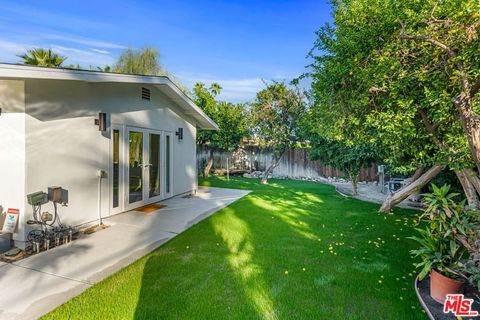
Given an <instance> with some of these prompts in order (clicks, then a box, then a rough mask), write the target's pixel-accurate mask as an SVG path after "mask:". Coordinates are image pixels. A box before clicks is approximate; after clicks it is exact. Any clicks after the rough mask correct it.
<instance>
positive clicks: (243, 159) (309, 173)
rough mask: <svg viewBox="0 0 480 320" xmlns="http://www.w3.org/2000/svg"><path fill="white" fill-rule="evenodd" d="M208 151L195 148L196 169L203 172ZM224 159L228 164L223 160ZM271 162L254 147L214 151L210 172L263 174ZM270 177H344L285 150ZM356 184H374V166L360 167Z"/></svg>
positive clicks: (299, 152)
mask: <svg viewBox="0 0 480 320" xmlns="http://www.w3.org/2000/svg"><path fill="white" fill-rule="evenodd" d="M209 155H210V149H209V147H208V146H197V168H198V172H203V168H204V166H205V164H206V162H207V161H208V157H209ZM227 159H228V161H227ZM271 161H272V152H271V150H268V149H262V148H259V147H257V146H245V147H241V148H239V149H238V150H237V151H235V152H228V151H222V150H214V152H213V167H212V169H213V170H226V169H227V163H228V169H229V170H230V171H232V172H240V173H241V172H251V171H265V170H266V168H267V166H268V165H269V164H270V163H271ZM273 175H275V176H283V177H288V178H292V179H299V178H310V179H313V178H329V177H331V178H345V174H344V173H343V172H341V171H339V170H336V169H334V168H332V167H329V166H325V165H323V164H322V163H320V161H316V160H315V161H312V160H309V159H308V155H307V151H306V150H305V149H293V150H288V151H287V152H286V153H285V154H284V155H283V157H282V160H281V161H280V164H279V165H278V167H276V168H275V169H274V170H273ZM359 181H377V166H376V165H375V164H372V166H371V167H369V168H363V169H362V170H361V172H360V180H359Z"/></svg>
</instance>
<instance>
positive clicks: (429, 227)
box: [410, 185, 480, 303]
mask: <svg viewBox="0 0 480 320" xmlns="http://www.w3.org/2000/svg"><path fill="white" fill-rule="evenodd" d="M432 188H433V192H432V193H430V194H425V195H424V203H425V204H426V209H425V210H424V213H423V214H422V215H421V217H420V219H419V223H420V224H426V226H425V229H421V228H419V229H416V230H417V231H418V232H419V234H420V236H419V237H417V236H414V237H410V239H413V240H415V241H416V242H418V243H419V244H420V248H419V249H416V250H412V251H411V253H412V254H413V255H414V256H415V257H420V259H421V261H420V262H419V263H418V264H416V267H417V268H421V271H420V273H419V275H418V277H419V279H420V280H423V279H424V278H425V277H426V276H427V275H428V274H430V295H431V296H432V298H433V299H434V300H436V301H438V302H440V303H443V302H444V301H445V297H446V295H447V294H453V293H459V292H461V290H462V286H463V284H464V283H465V281H466V280H469V281H470V282H475V281H478V279H480V278H479V275H478V269H475V267H474V266H473V267H472V260H475V259H474V258H475V250H476V248H474V247H475V246H476V244H478V241H476V239H478V212H474V211H471V210H468V209H467V208H466V207H465V205H464V203H463V202H461V203H456V202H455V201H454V200H453V199H454V198H455V197H456V196H457V195H458V194H455V193H449V191H450V187H449V186H448V185H444V186H443V187H441V188H438V187H437V186H435V185H432ZM477 248H478V247H477ZM477 252H478V251H477ZM476 257H477V258H479V257H478V254H477V256H476ZM475 270H477V271H475ZM472 271H473V272H472ZM475 273H476V274H475Z"/></svg>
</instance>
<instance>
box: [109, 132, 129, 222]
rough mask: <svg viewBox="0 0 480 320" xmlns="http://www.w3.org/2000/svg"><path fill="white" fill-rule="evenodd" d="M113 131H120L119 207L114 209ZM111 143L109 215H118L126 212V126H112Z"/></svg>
mask: <svg viewBox="0 0 480 320" xmlns="http://www.w3.org/2000/svg"><path fill="white" fill-rule="evenodd" d="M113 130H118V133H119V137H118V144H119V146H118V147H119V150H118V152H119V155H118V158H119V159H118V160H119V168H118V170H119V172H118V175H119V177H118V206H117V207H116V208H114V207H113V140H114V139H113ZM110 135H111V136H110V143H109V157H108V158H109V163H108V175H107V177H109V179H108V180H109V183H108V189H109V191H108V194H109V210H110V212H109V215H110V216H111V215H114V214H118V213H121V212H123V211H124V209H123V206H124V199H125V191H124V189H125V184H124V175H125V169H124V166H125V162H124V153H125V152H124V147H125V139H124V136H125V126H123V125H117V124H112V125H111V128H110Z"/></svg>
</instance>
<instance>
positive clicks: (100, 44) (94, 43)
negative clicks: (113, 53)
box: [42, 34, 127, 49]
mask: <svg viewBox="0 0 480 320" xmlns="http://www.w3.org/2000/svg"><path fill="white" fill-rule="evenodd" d="M42 37H43V38H45V39H48V40H59V41H62V42H70V43H74V44H79V45H84V46H88V47H97V48H103V49H126V48H127V47H126V46H123V45H120V44H117V43H112V42H108V41H102V40H96V39H88V38H82V37H77V36H74V35H58V34H44V35H42Z"/></svg>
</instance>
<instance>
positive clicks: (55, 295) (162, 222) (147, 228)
mask: <svg viewBox="0 0 480 320" xmlns="http://www.w3.org/2000/svg"><path fill="white" fill-rule="evenodd" d="M248 193H249V191H244V190H233V189H220V188H203V187H201V188H200V189H199V191H198V193H197V195H196V196H194V197H190V198H182V197H181V196H178V197H174V198H172V199H169V200H166V201H164V202H163V204H166V205H167V207H166V208H163V209H160V210H158V211H157V212H154V213H151V214H142V213H138V212H135V211H130V212H126V213H122V214H119V215H116V216H112V217H110V218H108V219H105V223H106V224H108V225H110V227H109V228H107V229H105V230H101V231H98V232H96V233H93V234H91V235H88V236H84V237H82V238H80V239H78V240H75V241H73V242H72V243H70V244H67V245H62V246H60V247H58V248H54V249H52V250H50V251H46V252H43V253H41V254H38V255H35V256H31V257H29V258H26V259H23V260H21V261H19V262H16V263H2V262H0V319H2V320H3V319H36V318H38V317H40V316H41V315H43V314H45V313H47V312H48V311H50V310H52V309H54V308H55V307H57V306H59V305H61V304H62V303H64V302H66V301H68V300H70V299H71V298H73V297H74V296H76V295H78V294H79V293H81V292H82V291H84V290H85V289H87V288H88V287H90V286H92V285H93V284H95V283H97V282H99V281H101V280H102V279H104V278H106V277H107V276H109V275H111V274H112V273H114V272H116V271H118V270H120V269H121V268H123V267H124V266H126V265H128V264H130V263H131V262H133V261H135V260H137V259H138V258H140V257H142V256H143V255H145V254H146V253H148V252H150V251H152V250H154V249H155V248H157V247H159V246H160V245H162V244H163V243H165V242H166V241H168V240H169V239H171V238H173V237H175V236H176V235H177V234H179V233H181V232H182V231H184V230H186V229H188V228H189V227H191V226H192V225H194V224H195V223H197V222H199V221H201V220H203V219H205V218H206V217H208V216H210V215H211V214H213V213H214V212H216V211H217V210H219V209H221V208H223V207H225V206H227V205H229V204H230V203H232V202H234V201H235V200H237V199H239V198H241V197H243V196H245V195H246V194H248Z"/></svg>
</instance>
